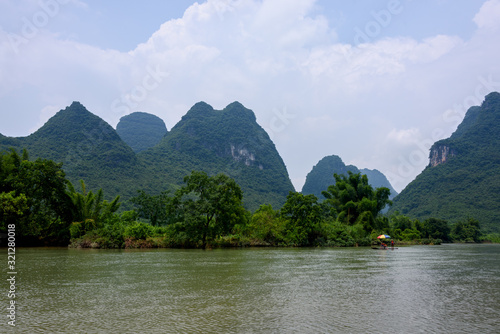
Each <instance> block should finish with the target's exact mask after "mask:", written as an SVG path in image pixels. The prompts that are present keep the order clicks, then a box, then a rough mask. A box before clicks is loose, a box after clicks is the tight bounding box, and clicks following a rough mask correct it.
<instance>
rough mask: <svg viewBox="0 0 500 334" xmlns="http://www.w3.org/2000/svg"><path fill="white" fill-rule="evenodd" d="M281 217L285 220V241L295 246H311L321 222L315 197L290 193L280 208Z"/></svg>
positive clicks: (319, 209) (319, 210)
mask: <svg viewBox="0 0 500 334" xmlns="http://www.w3.org/2000/svg"><path fill="white" fill-rule="evenodd" d="M281 216H282V217H283V218H284V219H286V220H287V224H286V239H287V241H290V242H291V243H293V244H295V245H297V246H306V245H312V243H313V241H314V239H315V237H316V231H317V230H318V224H319V222H320V220H321V208H320V206H319V205H318V198H317V197H316V196H314V195H303V194H301V193H298V192H290V193H289V194H288V196H287V199H286V202H285V204H284V205H283V207H282V208H281Z"/></svg>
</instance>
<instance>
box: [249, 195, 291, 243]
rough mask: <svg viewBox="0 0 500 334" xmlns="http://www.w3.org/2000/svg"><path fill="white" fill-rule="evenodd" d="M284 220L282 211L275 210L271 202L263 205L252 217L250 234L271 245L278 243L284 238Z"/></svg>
mask: <svg viewBox="0 0 500 334" xmlns="http://www.w3.org/2000/svg"><path fill="white" fill-rule="evenodd" d="M283 221H284V220H283V219H281V217H280V212H279V211H275V210H273V207H272V206H271V205H270V204H268V205H261V206H260V208H259V209H258V210H257V211H255V212H254V214H253V215H252V218H251V219H250V223H249V226H248V229H249V231H250V236H251V237H252V238H255V239H258V240H262V241H264V242H267V243H269V244H271V245H277V244H278V243H279V242H280V241H282V239H283V235H282V233H283V230H284V224H283Z"/></svg>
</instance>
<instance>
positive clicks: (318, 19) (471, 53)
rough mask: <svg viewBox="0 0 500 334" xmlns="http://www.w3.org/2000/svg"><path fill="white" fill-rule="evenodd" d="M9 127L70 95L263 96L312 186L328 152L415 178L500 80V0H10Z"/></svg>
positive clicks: (0, 17)
mask: <svg viewBox="0 0 500 334" xmlns="http://www.w3.org/2000/svg"><path fill="white" fill-rule="evenodd" d="M0 8H1V10H0V133H1V134H3V135H6V136H16V137H17V136H27V135H29V134H30V133H33V132H35V131H36V130H37V129H38V128H40V127H41V126H42V125H43V124H44V123H45V122H46V121H47V120H48V119H49V118H50V117H52V116H53V115H55V114H56V113H57V112H58V111H59V110H61V109H64V108H65V107H66V106H69V105H70V104H71V102H72V101H79V102H81V103H82V104H83V105H84V106H85V107H86V108H87V109H88V110H89V111H91V112H92V113H94V114H96V115H98V116H100V117H101V118H103V119H104V120H105V121H106V122H108V123H109V124H111V125H112V126H113V127H116V124H117V123H118V121H119V120H120V118H121V117H122V116H125V115H127V114H130V113H132V112H135V111H143V112H148V113H151V114H154V115H157V116H159V117H160V118H161V119H163V120H164V121H165V123H166V125H167V128H168V129H169V130H170V129H171V128H172V127H173V126H174V125H175V124H176V123H177V122H178V121H179V120H180V119H181V117H182V116H183V115H184V114H185V113H186V112H187V111H188V110H189V108H190V107H191V106H193V105H194V104H195V103H196V102H199V101H204V102H206V103H208V104H210V105H212V106H213V107H214V108H215V109H217V110H221V109H223V108H224V107H225V106H227V105H228V104H230V103H231V102H234V101H239V102H241V103H242V104H243V105H244V106H245V107H247V108H249V109H251V110H253V111H254V113H255V115H256V117H257V122H258V123H259V124H260V125H261V126H262V127H263V128H264V129H265V130H266V131H267V132H268V134H269V135H270V137H271V139H272V140H273V142H274V143H275V145H276V148H277V149H278V152H279V153H280V155H281V156H282V158H283V160H284V162H285V164H286V166H287V169H288V172H289V175H290V179H291V180H292V183H293V184H294V186H295V188H296V190H297V191H300V190H301V189H302V185H303V184H304V182H305V178H306V175H307V173H309V171H310V170H311V169H312V167H313V166H314V165H316V164H317V163H318V161H319V160H321V159H322V158H323V157H325V156H328V155H338V156H340V157H341V158H342V160H343V161H344V162H345V163H346V164H353V165H355V166H357V167H359V168H369V169H378V170H380V171H381V172H383V173H384V174H385V175H386V176H387V177H388V179H389V181H390V182H391V184H392V185H393V187H394V188H395V189H396V190H397V191H401V190H402V189H403V188H404V187H405V186H406V185H407V184H408V183H409V182H411V181H412V180H413V179H414V178H415V177H416V176H417V175H418V174H419V173H420V172H421V171H422V170H423V169H424V168H425V167H426V166H427V164H428V155H429V148H430V146H431V145H432V143H434V142H435V141H437V140H439V139H443V138H447V137H449V136H450V135H451V134H452V133H453V131H454V130H455V129H456V127H457V125H458V124H459V123H460V122H461V121H462V119H463V117H464V114H465V112H466V110H467V109H468V108H469V107H470V106H473V105H479V104H480V103H481V102H482V101H483V99H484V96H485V95H487V94H488V93H489V92H491V91H500V62H499V59H500V57H499V56H500V0H487V1H486V0H418V1H417V0H352V1H330V0H207V1H199V2H194V1H188V0H176V1H163V0H148V1H118V0H109V1H97V0H0Z"/></svg>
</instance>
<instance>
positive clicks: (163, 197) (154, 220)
mask: <svg viewBox="0 0 500 334" xmlns="http://www.w3.org/2000/svg"><path fill="white" fill-rule="evenodd" d="M131 202H132V203H133V204H135V205H136V207H137V213H138V214H139V217H141V218H144V219H147V220H149V221H150V222H151V225H153V226H159V225H164V224H167V223H168V222H169V220H168V218H169V215H168V214H167V207H168V205H169V203H170V198H169V197H168V191H163V192H161V193H160V194H159V195H157V196H153V195H149V194H147V193H146V192H145V191H144V190H140V191H139V195H137V196H136V197H134V198H132V199H131Z"/></svg>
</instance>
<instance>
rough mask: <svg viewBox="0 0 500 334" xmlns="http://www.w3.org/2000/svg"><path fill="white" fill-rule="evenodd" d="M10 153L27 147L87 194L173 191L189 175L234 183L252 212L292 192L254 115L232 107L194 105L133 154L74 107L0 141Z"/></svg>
mask: <svg viewBox="0 0 500 334" xmlns="http://www.w3.org/2000/svg"><path fill="white" fill-rule="evenodd" d="M140 116H144V115H140ZM146 117H148V116H146ZM148 118H149V117H148ZM10 147H13V148H15V149H17V150H22V149H23V148H26V149H27V150H28V152H29V154H30V158H32V159H33V158H36V157H42V158H48V159H52V160H54V161H56V162H63V163H64V165H63V169H64V171H65V172H66V174H67V177H68V179H69V180H70V181H71V182H72V183H73V184H75V186H76V185H77V182H78V181H79V180H80V179H83V180H84V181H85V183H86V184H87V186H88V189H98V188H103V190H104V193H105V195H106V196H107V197H110V198H111V197H114V196H116V195H122V196H123V198H124V199H128V198H130V197H132V196H135V195H136V192H137V190H139V189H143V190H145V191H146V192H150V193H152V194H155V193H159V192H161V191H164V190H171V191H173V190H175V189H177V188H178V187H179V186H180V185H182V184H183V178H184V176H186V175H188V174H190V173H191V171H193V170H201V171H205V172H207V173H208V174H217V173H221V172H222V173H226V174H228V175H229V176H231V177H233V178H234V179H235V180H236V182H238V184H240V186H241V187H242V190H243V192H244V202H245V205H246V206H247V207H248V208H250V209H252V210H253V209H256V208H257V207H258V206H259V205H260V204H272V205H273V206H275V207H278V206H280V205H282V204H283V203H284V202H285V200H286V195H287V194H288V192H289V191H293V190H294V188H293V186H292V183H291V181H290V179H289V176H288V172H287V170H286V167H285V164H284V163H283V160H282V159H281V157H280V155H279V153H278V152H277V150H276V147H275V146H274V144H273V143H272V141H271V139H270V138H269V136H268V135H267V133H266V132H265V131H264V130H263V129H262V127H260V126H259V125H258V124H257V122H256V119H255V115H254V113H253V111H251V110H249V109H246V108H245V107H244V106H243V105H241V104H240V103H238V102H234V103H231V104H230V105H228V106H227V107H226V108H225V109H224V110H222V111H216V110H214V109H213V108H212V107H211V106H210V105H208V104H206V103H204V102H200V103H197V104H195V105H194V106H193V107H192V108H191V109H190V110H189V111H188V112H187V114H186V115H184V116H183V117H182V120H181V121H180V122H179V123H178V124H176V125H175V126H174V127H173V128H172V130H171V131H170V132H168V133H166V134H165V135H164V136H163V137H162V138H161V140H160V141H159V143H158V144H156V145H154V146H153V147H149V148H144V149H142V150H141V151H140V152H139V153H135V152H134V151H133V150H132V148H131V147H130V146H129V145H127V144H126V143H125V142H124V141H123V139H122V138H121V137H120V136H119V135H118V133H117V131H115V130H114V129H113V128H112V127H111V126H110V125H109V124H108V123H106V122H105V121H104V120H102V119H101V118H99V117H98V116H96V115H94V114H92V113H91V112H89V111H88V110H87V109H86V108H85V107H84V106H83V105H82V104H80V103H79V102H73V103H72V104H71V106H69V107H67V108H65V109H63V110H61V111H59V112H58V113H57V114H56V115H54V116H53V117H52V118H51V119H49V121H47V123H46V124H45V125H44V126H42V127H41V128H40V129H39V130H38V131H36V132H35V133H33V134H32V135H30V136H27V137H19V138H12V137H5V136H0V150H5V149H9V148H10Z"/></svg>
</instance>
